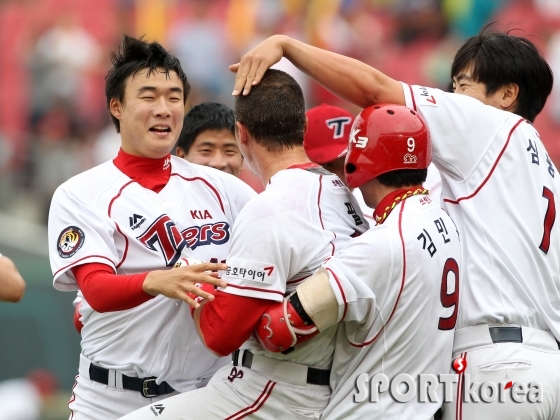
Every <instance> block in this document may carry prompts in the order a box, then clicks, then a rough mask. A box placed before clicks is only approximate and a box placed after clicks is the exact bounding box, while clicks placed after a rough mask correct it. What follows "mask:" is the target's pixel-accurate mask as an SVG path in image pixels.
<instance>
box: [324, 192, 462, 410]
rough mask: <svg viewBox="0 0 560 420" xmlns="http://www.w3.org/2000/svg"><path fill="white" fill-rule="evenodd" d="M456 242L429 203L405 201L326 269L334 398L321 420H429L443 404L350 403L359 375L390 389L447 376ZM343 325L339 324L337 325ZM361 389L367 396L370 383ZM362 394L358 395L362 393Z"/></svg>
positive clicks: (387, 399) (445, 219) (426, 199)
mask: <svg viewBox="0 0 560 420" xmlns="http://www.w3.org/2000/svg"><path fill="white" fill-rule="evenodd" d="M460 257H461V250H460V243H459V234H458V233H457V230H456V228H455V225H454V224H453V222H452V220H451V219H450V218H449V216H447V214H446V213H445V212H444V211H443V210H442V209H441V208H440V206H439V201H437V200H435V199H434V198H433V197H431V196H426V195H416V196H413V197H410V198H408V199H406V200H404V201H402V202H401V203H399V204H397V206H396V207H395V208H394V209H393V211H392V212H391V213H390V214H389V216H388V217H387V219H386V220H385V221H384V222H383V224H381V225H377V226H374V227H372V228H371V229H370V230H369V231H368V232H366V233H365V234H363V235H362V236H360V237H358V238H354V239H352V240H351V241H350V242H349V243H348V244H346V246H344V248H343V249H342V250H341V251H340V252H339V253H338V254H337V255H336V256H335V257H333V258H331V259H329V260H328V261H327V262H326V263H325V264H324V267H325V268H326V269H327V271H328V273H329V278H330V283H331V287H332V288H333V290H334V291H335V295H336V297H337V300H338V303H339V314H338V321H339V322H342V323H341V324H340V326H339V329H338V335H337V341H336V350H335V355H334V360H333V366H332V371H331V388H332V389H333V395H332V398H331V401H330V402H329V405H328V407H327V408H326V410H325V412H324V413H323V417H322V418H329V419H330V418H332V419H350V418H352V419H358V418H364V419H366V418H367V419H426V420H427V419H431V418H432V416H433V415H434V413H435V412H436V411H437V409H438V408H439V407H440V406H441V403H442V401H443V399H442V397H443V393H442V388H441V387H440V388H439V389H438V396H439V403H436V402H434V403H432V404H428V403H419V402H418V396H415V397H414V398H412V400H411V401H410V402H407V403H399V402H396V401H395V400H394V399H393V398H391V396H390V393H389V392H386V393H383V394H381V395H380V399H379V401H378V402H370V398H369V396H366V397H365V401H362V402H354V396H355V395H356V394H358V390H357V388H356V381H357V379H358V377H359V376H360V375H362V374H368V375H369V378H372V377H373V376H374V375H376V374H384V375H386V376H387V378H388V379H389V381H391V380H393V379H394V378H395V377H396V376H397V375H398V374H402V373H407V374H409V375H411V376H412V377H413V378H414V379H415V380H418V378H419V375H420V374H433V375H436V376H437V375H438V374H441V373H449V366H450V364H451V355H452V345H453V334H454V328H455V322H456V317H457V311H458V298H459V291H460V288H459V284H460V275H459V267H460V265H461V262H460ZM343 321H344V322H343ZM365 388H367V390H368V391H369V383H366V386H365ZM360 392H362V391H360Z"/></svg>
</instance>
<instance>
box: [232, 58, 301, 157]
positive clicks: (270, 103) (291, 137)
mask: <svg viewBox="0 0 560 420" xmlns="http://www.w3.org/2000/svg"><path fill="white" fill-rule="evenodd" d="M235 119H236V120H237V121H239V122H240V123H241V124H243V125H244V126H245V127H246V128H247V130H248V131H249V133H250V134H251V136H252V137H253V138H254V139H255V140H256V141H257V143H259V144H261V145H263V146H264V147H266V148H267V150H269V151H278V150H283V149H286V148H292V147H295V146H302V145H303V136H304V134H305V100H304V98H303V92H302V90H301V87H300V86H299V85H298V83H297V82H296V81H295V80H294V78H293V77H292V76H290V75H289V74H288V73H285V72H283V71H281V70H274V69H269V70H267V71H266V72H265V74H264V76H263V78H262V80H261V81H260V82H259V84H258V85H256V86H253V87H252V88H251V93H249V95H247V96H242V95H240V96H237V97H236V99H235Z"/></svg>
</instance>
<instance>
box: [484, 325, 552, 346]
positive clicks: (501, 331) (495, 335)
mask: <svg viewBox="0 0 560 420" xmlns="http://www.w3.org/2000/svg"><path fill="white" fill-rule="evenodd" d="M489 330H490V337H491V338H492V342H494V343H523V333H522V329H521V327H490V328H489ZM556 344H558V350H560V342H559V341H558V340H556Z"/></svg>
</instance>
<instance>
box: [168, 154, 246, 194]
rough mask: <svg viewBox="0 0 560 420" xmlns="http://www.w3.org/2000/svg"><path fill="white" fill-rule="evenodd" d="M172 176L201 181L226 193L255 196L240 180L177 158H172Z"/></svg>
mask: <svg viewBox="0 0 560 420" xmlns="http://www.w3.org/2000/svg"><path fill="white" fill-rule="evenodd" d="M171 165H172V168H173V169H172V174H174V175H177V176H180V177H182V178H184V179H187V180H191V179H201V180H203V181H204V182H206V183H207V184H208V185H211V186H213V187H215V188H217V189H219V190H220V191H222V192H224V193H229V194H238V193H245V194H248V195H251V196H253V195H255V194H256V193H255V192H254V190H253V189H252V188H251V187H249V186H248V185H247V184H246V183H245V182H243V181H241V180H240V179H239V178H237V177H235V176H233V175H231V174H228V173H226V172H223V171H220V170H218V169H215V168H211V167H209V166H203V165H198V164H196V163H191V162H189V161H187V160H185V159H181V158H179V157H177V156H171Z"/></svg>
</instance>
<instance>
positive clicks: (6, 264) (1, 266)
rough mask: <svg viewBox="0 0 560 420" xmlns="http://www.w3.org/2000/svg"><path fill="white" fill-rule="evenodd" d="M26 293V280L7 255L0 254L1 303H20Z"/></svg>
mask: <svg viewBox="0 0 560 420" xmlns="http://www.w3.org/2000/svg"><path fill="white" fill-rule="evenodd" d="M24 293H25V280H23V277H21V274H20V273H19V271H18V269H17V268H16V266H15V265H14V263H13V262H12V260H10V259H9V258H8V257H6V256H5V255H4V256H3V255H2V254H0V301H2V302H19V301H20V300H21V299H22V298H23V294H24Z"/></svg>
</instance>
